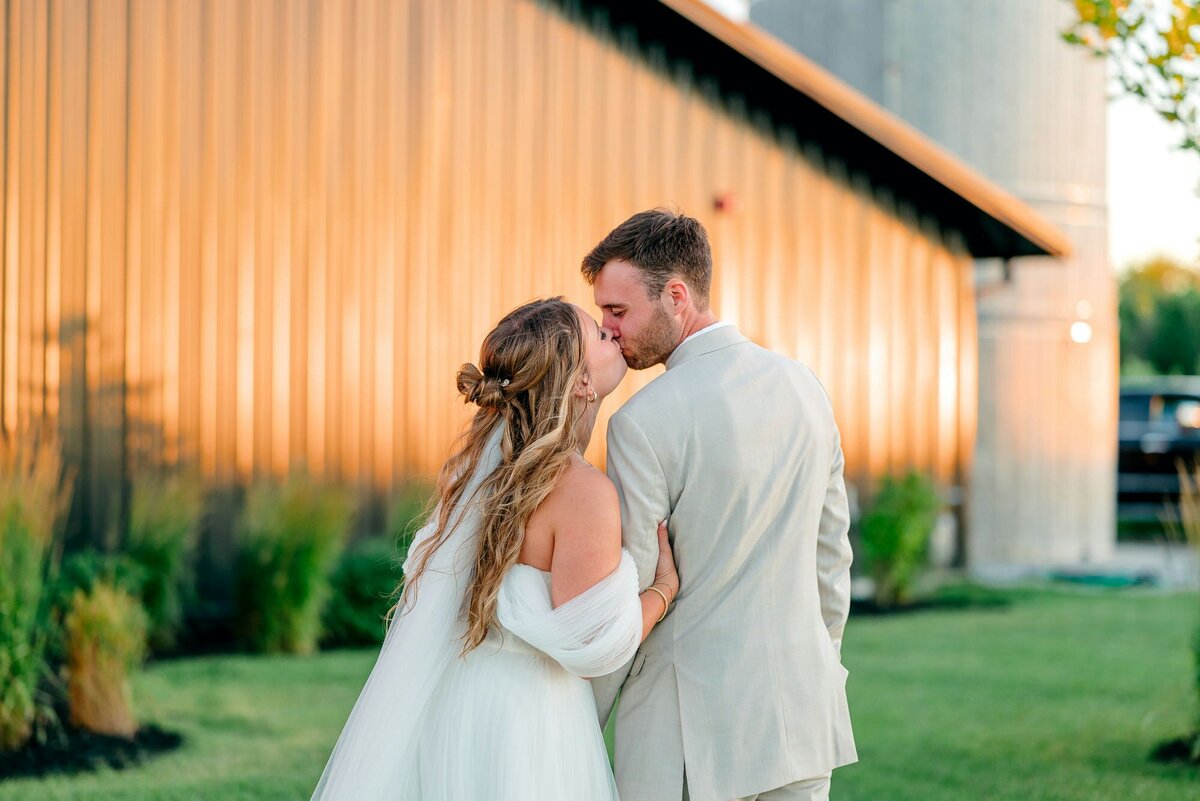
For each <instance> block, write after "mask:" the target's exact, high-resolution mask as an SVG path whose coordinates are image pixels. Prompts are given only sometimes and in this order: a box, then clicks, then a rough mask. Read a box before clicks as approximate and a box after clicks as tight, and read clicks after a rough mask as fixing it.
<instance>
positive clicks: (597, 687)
mask: <svg viewBox="0 0 1200 801" xmlns="http://www.w3.org/2000/svg"><path fill="white" fill-rule="evenodd" d="M608 477H609V479H610V480H611V481H612V482H613V484H614V485H616V488H617V496H618V498H619V499H620V502H621V540H622V543H623V544H624V546H625V549H626V550H627V551H629V554H630V556H632V557H633V561H634V564H635V566H636V567H637V574H638V591H639V592H642V591H645V589H646V588H647V587H649V586H650V584H651V583H653V581H654V570H655V568H656V567H657V566H658V523H659V521H660V520H664V519H666V518H667V516H668V515H669V514H670V496H669V493H668V491H667V480H666V477H665V476H664V474H663V471H662V467H661V466H660V464H659V461H658V456H657V455H656V454H655V453H654V450H653V449H652V448H651V447H650V441H649V440H648V439H647V438H646V434H645V432H644V431H642V429H641V428H640V427H639V426H638V425H637V423H635V422H634V421H633V420H632V419H630V417H629V416H628V415H624V414H621V413H620V412H618V413H617V414H615V415H613V417H612V419H611V420H609V423H608ZM632 665H633V660H632V659H630V660H629V661H628V662H626V663H625V664H624V665H623V666H621V668H620V669H619V670H617V671H615V672H613V673H610V674H608V675H607V676H602V677H600V678H597V679H593V680H592V692H593V693H594V694H595V697H596V714H597V715H598V716H599V718H600V725H601V727H603V726H604V725H605V724H606V723H607V722H608V717H609V715H610V714H611V713H612V708H613V704H614V703H615V701H616V699H617V693H618V692H620V689H621V685H623V684H624V683H625V677H626V676H628V675H629V669H630V667H631V666H632Z"/></svg>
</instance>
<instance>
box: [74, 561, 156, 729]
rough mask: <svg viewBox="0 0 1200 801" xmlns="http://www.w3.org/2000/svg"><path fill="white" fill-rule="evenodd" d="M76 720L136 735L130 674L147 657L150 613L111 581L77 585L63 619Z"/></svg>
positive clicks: (86, 725)
mask: <svg viewBox="0 0 1200 801" xmlns="http://www.w3.org/2000/svg"><path fill="white" fill-rule="evenodd" d="M63 629H64V632H65V634H66V643H67V689H68V691H69V696H70V706H71V722H72V723H74V724H75V725H76V726H79V727H80V728H84V729H88V730H89V731H94V732H99V733H101V734H114V735H119V736H122V737H132V736H133V735H134V733H135V732H136V731H137V720H136V719H135V717H134V714H133V704H132V700H131V698H130V691H129V674H130V672H131V671H132V670H133V669H135V668H136V667H137V666H138V665H139V664H140V663H141V661H142V659H143V658H144V657H145V653H146V633H147V618H146V613H145V611H144V610H143V609H142V606H141V604H140V603H139V602H138V600H137V598H136V597H134V596H133V595H132V594H130V593H129V592H126V591H125V590H123V589H120V588H118V587H116V586H114V585H112V584H110V583H108V582H106V581H102V580H101V581H97V582H96V583H95V584H94V585H93V586H92V588H91V589H90V590H89V591H86V592H85V591H84V590H81V589H77V590H75V593H74V595H72V597H71V606H70V610H69V611H68V612H67V615H66V618H65V619H64V621H63Z"/></svg>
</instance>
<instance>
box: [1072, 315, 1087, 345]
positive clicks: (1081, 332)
mask: <svg viewBox="0 0 1200 801" xmlns="http://www.w3.org/2000/svg"><path fill="white" fill-rule="evenodd" d="M1071 341H1072V342H1077V343H1079V344H1080V345H1086V344H1087V343H1089V342H1091V341H1092V326H1091V325H1090V324H1089V323H1085V322H1084V321H1083V320H1076V321H1075V322H1073V323H1071Z"/></svg>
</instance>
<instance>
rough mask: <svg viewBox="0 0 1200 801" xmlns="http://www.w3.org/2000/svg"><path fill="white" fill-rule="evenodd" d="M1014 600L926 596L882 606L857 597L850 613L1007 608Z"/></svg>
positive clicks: (868, 614) (880, 613)
mask: <svg viewBox="0 0 1200 801" xmlns="http://www.w3.org/2000/svg"><path fill="white" fill-rule="evenodd" d="M1011 605H1012V601H1010V600H1009V599H1007V598H1000V597H986V596H984V597H968V596H962V597H947V598H925V599H922V600H919V601H911V602H909V603H905V604H898V605H894V606H880V605H879V604H877V603H875V602H874V601H872V600H869V599H866V598H863V599H859V598H855V599H853V600H851V601H850V615H851V616H859V615H863V616H866V617H874V616H876V615H880V616H882V615H903V614H908V613H910V612H939V611H948V610H953V611H959V610H962V609H1005V608H1007V607H1009V606H1011Z"/></svg>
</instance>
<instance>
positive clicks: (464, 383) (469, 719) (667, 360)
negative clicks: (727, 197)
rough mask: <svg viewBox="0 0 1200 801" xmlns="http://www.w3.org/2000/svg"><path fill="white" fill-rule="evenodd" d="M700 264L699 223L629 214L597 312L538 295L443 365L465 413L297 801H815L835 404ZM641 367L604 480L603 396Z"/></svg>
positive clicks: (830, 658)
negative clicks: (747, 327)
mask: <svg viewBox="0 0 1200 801" xmlns="http://www.w3.org/2000/svg"><path fill="white" fill-rule="evenodd" d="M712 269H713V267H712V250H711V247H710V245H709V242H708V235H707V233H706V232H705V230H704V227H703V226H702V225H701V224H700V223H699V221H697V220H696V219H694V218H691V217H687V216H685V215H682V214H676V213H673V212H670V211H666V210H663V209H655V210H651V211H645V212H641V213H639V214H635V215H634V216H632V217H630V218H629V219H628V220H626V221H625V222H623V223H621V225H619V226H617V228H615V229H614V230H613V231H612V232H611V233H610V234H608V236H606V237H605V238H604V239H603V240H602V241H601V242H600V243H599V244H598V245H596V247H595V248H594V249H593V250H592V251H591V252H590V253H589V254H587V256H585V257H584V259H583V264H582V272H583V277H584V278H585V279H586V280H587V282H588V283H589V284H591V286H592V289H593V291H594V295H595V303H596V306H597V307H598V308H599V309H600V311H601V312H602V319H601V320H600V321H599V322H597V321H596V320H594V319H592V317H591V316H590V315H589V314H588V312H586V311H585V310H584V309H582V308H580V307H579V306H575V305H572V304H570V303H567V302H566V301H564V300H562V299H561V298H552V299H549V300H538V301H534V302H532V303H528V304H526V305H524V306H521V307H520V308H517V309H515V310H513V311H512V312H510V313H509V314H508V315H506V316H505V317H504V319H502V320H501V321H500V322H499V323H498V324H497V325H496V327H495V328H494V329H493V330H492V331H491V332H490V333H489V334H488V335H487V337H485V338H484V341H483V345H482V347H481V349H480V354H479V362H478V364H477V365H475V364H466V365H463V367H462V369H460V370H459V372H458V376H457V385H458V390H459V392H460V393H461V394H462V395H463V397H464V398H465V399H466V401H467V402H469V403H472V404H474V405H475V406H476V407H477V411H476V412H475V413H474V417H473V419H472V420H471V423H470V425H469V427H468V428H467V429H466V431H465V432H464V434H463V435H462V437H461V438H460V439H459V440H458V442H457V443H456V445H455V446H454V448H453V450H452V452H451V454H450V456H449V458H448V459H447V460H446V462H445V465H444V466H443V467H442V469H441V472H440V474H439V476H438V483H437V495H436V507H435V508H434V510H433V512H432V514H431V515H430V517H429V520H428V522H427V523H426V525H425V526H424V528H423V529H422V530H421V531H420V532H418V534H417V535H416V537H415V538H414V541H413V543H412V545H411V547H410V549H409V552H408V556H407V560H406V561H405V563H404V577H405V578H404V586H403V594H402V595H401V597H400V600H399V603H398V604H397V605H396V607H395V608H394V609H393V610H392V613H391V617H390V619H389V625H388V630H387V635H386V637H385V639H384V643H383V646H382V648H381V650H380V653H379V656H378V659H377V661H376V663H375V667H374V669H373V670H372V672H371V674H370V676H369V677H368V679H367V682H366V685H365V686H364V688H363V690H362V692H361V694H360V695H359V698H358V701H357V702H356V703H355V705H354V708H353V710H352V711H351V713H350V717H349V719H348V721H347V722H346V725H345V727H344V728H343V730H342V733H341V736H340V738H339V739H338V741H337V744H336V745H335V747H334V749H333V753H332V755H331V756H330V758H329V761H328V763H327V764H326V766H325V770H324V773H323V774H322V776H321V779H320V782H319V784H318V785H317V788H316V790H315V792H314V793H313V796H312V798H313V799H314V801H317V800H318V799H320V800H322V801H330V800H331V799H335V800H336V801H374V800H375V799H379V800H380V801H382V800H383V799H388V801H543V800H544V801H615V800H616V799H617V798H618V797H619V798H620V799H622V801H678V799H693V801H733V799H760V800H761V801H781V800H782V799H805V800H806V801H815V800H816V799H827V798H828V797H829V785H830V775H831V771H832V770H833V769H834V768H836V767H839V766H841V765H846V764H849V763H852V762H854V761H856V760H857V754H856V750H855V745H854V735H853V732H852V730H851V724H850V713H849V707H848V705H847V701H846V689H845V688H846V676H847V672H846V669H845V668H844V667H843V666H842V663H841V644H842V632H843V629H844V628H845V624H846V617H847V613H848V611H849V606H850V563H851V559H852V554H851V550H850V544H849V539H848V536H847V532H848V528H849V513H848V507H847V501H846V489H845V484H844V481H843V477H842V470H843V460H842V449H841V442H840V438H839V435H838V429H837V426H836V424H835V422H834V417H833V409H832V406H831V403H830V400H829V397H828V395H827V394H826V392H825V390H824V388H823V387H822V385H821V384H820V382H819V381H818V380H817V378H816V376H814V375H813V373H812V371H811V370H809V368H808V367H806V366H804V365H803V364H801V363H799V362H797V361H795V360H793V359H791V358H788V357H786V356H783V355H781V354H778V353H774V352H772V351H770V350H766V349H764V348H762V347H759V346H758V345H756V344H754V343H753V342H751V341H750V340H749V339H747V338H746V337H745V336H743V335H742V334H741V333H740V332H739V331H738V330H737V328H735V327H734V326H733V325H731V324H730V323H728V322H725V321H719V320H718V319H717V318H716V316H715V315H714V314H713V312H712V310H711V308H710V306H709V293H710V288H711V284H712ZM657 364H664V365H665V366H666V372H664V373H663V374H662V375H660V376H658V377H657V378H655V379H654V380H653V381H651V382H650V383H649V384H648V385H647V386H645V387H644V388H643V389H642V390H640V391H639V392H638V393H637V394H636V395H634V396H633V397H632V398H631V399H630V400H629V401H627V402H626V403H625V404H624V405H623V406H621V408H620V409H618V410H617V411H616V412H615V413H614V414H613V415H612V417H611V419H610V420H609V424H608V431H607V474H605V473H604V472H601V471H600V470H599V469H597V468H596V467H595V466H593V465H591V464H590V463H588V462H587V460H585V459H584V456H583V454H584V452H585V450H586V448H587V445H588V442H589V441H590V439H591V437H592V434H593V428H594V427H595V423H596V419H597V415H598V412H599V409H600V405H601V403H603V402H604V399H605V398H606V397H607V396H608V395H609V394H610V393H611V392H612V391H613V390H614V389H616V387H617V385H618V384H620V382H621V380H622V378H624V376H625V373H626V371H627V370H628V369H630V368H632V369H634V370H644V369H646V368H649V367H653V366H654V365H657ZM618 694H619V695H620V699H619V702H618V701H617V696H618ZM614 706H615V707H616V711H615V715H616V749H615V754H614V760H613V764H614V766H615V776H614V770H613V768H610V766H609V760H608V756H607V753H606V750H605V744H604V738H603V734H602V727H603V726H604V725H605V724H606V723H607V722H608V719H609V717H610V715H611V714H614V713H613V709H614Z"/></svg>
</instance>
